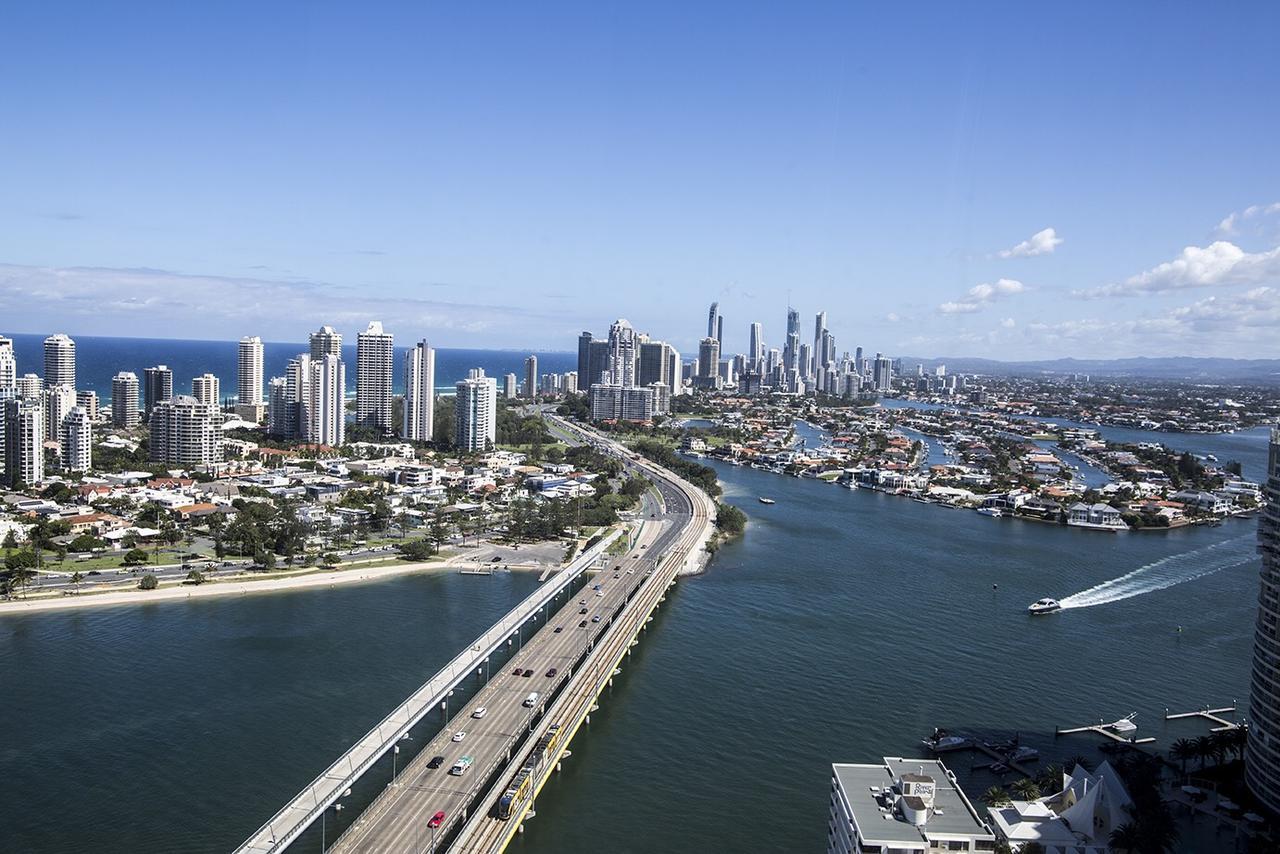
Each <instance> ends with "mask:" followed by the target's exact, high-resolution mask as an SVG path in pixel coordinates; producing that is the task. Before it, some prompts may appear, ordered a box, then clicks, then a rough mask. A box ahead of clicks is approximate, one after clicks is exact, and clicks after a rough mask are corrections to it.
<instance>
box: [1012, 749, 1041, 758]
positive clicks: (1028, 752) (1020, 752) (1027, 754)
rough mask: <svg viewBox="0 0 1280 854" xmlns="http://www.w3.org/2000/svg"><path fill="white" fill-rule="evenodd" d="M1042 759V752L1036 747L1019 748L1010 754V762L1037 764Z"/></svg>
mask: <svg viewBox="0 0 1280 854" xmlns="http://www.w3.org/2000/svg"><path fill="white" fill-rule="evenodd" d="M1039 758H1040V751H1038V750H1036V749H1035V748H1034V747H1019V748H1018V749H1017V750H1015V751H1013V753H1010V754H1009V761H1010V762H1035V761H1036V760H1037V759H1039Z"/></svg>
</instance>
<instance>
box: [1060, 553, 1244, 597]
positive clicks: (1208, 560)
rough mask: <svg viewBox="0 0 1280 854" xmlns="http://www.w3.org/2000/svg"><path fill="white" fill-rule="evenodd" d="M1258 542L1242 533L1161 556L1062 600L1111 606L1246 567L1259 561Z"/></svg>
mask: <svg viewBox="0 0 1280 854" xmlns="http://www.w3.org/2000/svg"><path fill="white" fill-rule="evenodd" d="M1255 542H1256V540H1255V538H1254V537H1253V536H1251V535H1250V536H1243V537H1237V538H1236V539H1233V540H1223V541H1222V542H1220V543H1214V544H1213V545H1210V546H1204V547H1202V548H1198V549H1193V550H1192V551H1189V552H1183V553H1182V554H1175V555H1169V556H1168V557H1162V558H1160V560H1157V561H1155V562H1154V563H1149V564H1147V565H1146V566H1142V567H1139V568H1138V569H1135V570H1134V571H1133V572H1129V573H1126V574H1125V575H1122V576H1120V577H1119V578H1113V579H1111V580H1110V581H1104V582H1102V583H1101V584H1098V585H1095V586H1093V587H1090V588H1089V589H1088V590H1082V591H1081V592H1079V593H1073V594H1071V595H1070V596H1068V597H1067V598H1065V599H1063V600H1061V604H1062V607H1063V609H1064V610H1066V609H1067V608H1091V607H1093V606H1094V605H1108V604H1110V603H1112V602H1119V601H1120V600H1121V599H1128V598H1130V597H1132V596H1141V595H1142V594H1143V593H1154V592H1155V591H1157V590H1164V589H1165V588H1166V587H1172V586H1174V585H1175V584H1182V583H1183V582H1184V581H1194V580H1195V579H1197V578H1204V577H1205V576H1206V575H1213V574H1214V573H1215V572H1221V571H1222V570H1224V569H1232V568H1234V567H1237V566H1244V565H1245V564H1248V563H1251V562H1253V561H1255V560H1257V555H1256V552H1255V551H1254V543H1255Z"/></svg>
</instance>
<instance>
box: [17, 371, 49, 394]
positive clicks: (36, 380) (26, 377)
mask: <svg viewBox="0 0 1280 854" xmlns="http://www.w3.org/2000/svg"><path fill="white" fill-rule="evenodd" d="M17 387H18V397H39V396H40V395H41V394H42V393H43V392H44V380H42V379H40V377H39V376H38V375H37V374H23V375H22V376H20V377H18V383H17Z"/></svg>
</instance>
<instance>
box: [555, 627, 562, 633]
mask: <svg viewBox="0 0 1280 854" xmlns="http://www.w3.org/2000/svg"><path fill="white" fill-rule="evenodd" d="M563 631H564V626H556V631H555V633H556V634H560V633H561V632H563Z"/></svg>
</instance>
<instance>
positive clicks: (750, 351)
mask: <svg viewBox="0 0 1280 854" xmlns="http://www.w3.org/2000/svg"><path fill="white" fill-rule="evenodd" d="M763 359H764V327H762V326H761V325H760V324H759V323H753V324H751V339H750V344H749V346H748V347H747V362H748V363H750V365H751V370H753V371H759V370H760V362H761V361H762V360H763Z"/></svg>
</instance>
